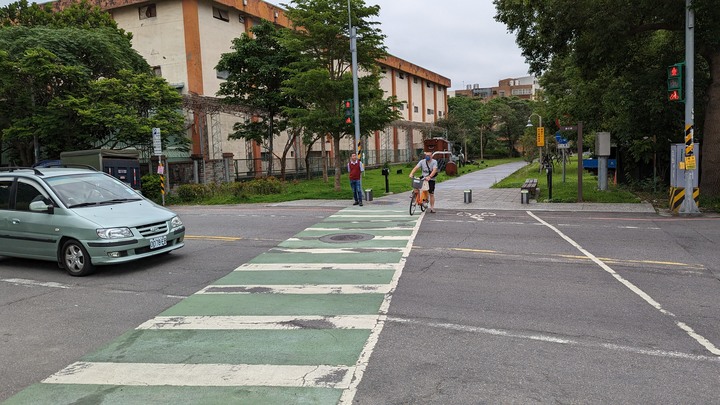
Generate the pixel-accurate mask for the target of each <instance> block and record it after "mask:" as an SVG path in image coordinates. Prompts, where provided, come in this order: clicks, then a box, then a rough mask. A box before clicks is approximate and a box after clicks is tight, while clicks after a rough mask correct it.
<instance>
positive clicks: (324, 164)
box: [320, 135, 328, 183]
mask: <svg viewBox="0 0 720 405" xmlns="http://www.w3.org/2000/svg"><path fill="white" fill-rule="evenodd" d="M326 137H327V136H326V135H323V136H322V137H321V138H320V156H321V157H322V162H321V163H322V176H323V183H327V182H328V171H327V169H328V167H327V154H326V153H325V139H326Z"/></svg>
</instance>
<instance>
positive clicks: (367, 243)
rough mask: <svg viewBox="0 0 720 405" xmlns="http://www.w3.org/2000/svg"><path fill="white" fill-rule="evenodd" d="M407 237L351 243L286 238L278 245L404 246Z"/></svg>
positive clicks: (289, 246)
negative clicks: (286, 239)
mask: <svg viewBox="0 0 720 405" xmlns="http://www.w3.org/2000/svg"><path fill="white" fill-rule="evenodd" d="M407 242H408V240H407V238H405V239H404V240H379V239H371V240H362V241H353V242H351V243H348V242H346V243H333V242H323V241H321V240H319V239H304V240H288V241H285V242H282V243H281V244H279V245H278V246H279V247H281V248H287V249H315V248H329V249H332V248H340V247H350V246H351V247H353V248H355V249H358V248H363V249H368V248H370V249H372V248H399V249H401V248H404V247H405V246H406V245H407Z"/></svg>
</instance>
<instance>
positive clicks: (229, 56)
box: [216, 20, 298, 178]
mask: <svg viewBox="0 0 720 405" xmlns="http://www.w3.org/2000/svg"><path fill="white" fill-rule="evenodd" d="M251 31H252V34H253V36H252V37H251V36H250V35H247V34H242V36H241V37H240V38H236V39H234V40H233V45H232V49H233V52H230V53H225V54H223V55H222V56H221V57H220V61H219V62H218V65H217V68H216V69H217V70H218V71H226V72H228V78H227V80H226V81H225V82H223V83H221V84H220V90H219V91H218V93H217V95H218V96H224V98H223V99H222V100H223V101H224V102H226V103H231V104H237V105H243V106H247V107H250V108H253V109H254V110H255V111H256V114H257V115H256V117H259V118H261V119H253V120H248V121H247V122H245V121H241V122H237V123H235V125H234V126H233V131H234V132H233V133H232V134H230V138H231V139H247V140H254V141H257V142H258V143H260V144H264V145H266V146H265V148H266V149H267V151H268V152H269V153H270V155H271V156H274V155H275V151H274V145H273V144H274V142H273V140H274V139H275V137H276V136H277V135H278V134H280V133H281V132H282V131H283V130H286V129H287V127H288V126H287V123H288V116H287V115H286V114H285V113H284V112H283V108H285V107H296V106H297V104H298V103H297V101H296V100H294V99H293V98H292V97H290V96H289V95H288V93H286V92H284V91H282V89H281V87H282V83H283V82H284V81H285V80H287V79H288V78H289V77H290V73H289V71H288V70H287V69H286V68H287V66H288V65H289V64H291V63H292V62H294V61H295V60H296V58H295V55H294V54H293V53H291V52H289V51H288V50H287V49H286V48H285V47H284V46H283V45H282V44H281V42H280V34H279V32H278V30H277V29H276V28H275V26H274V25H273V24H272V23H270V22H269V21H267V20H262V21H261V22H260V24H258V25H255V26H254V27H253V28H252V29H251ZM290 133H291V134H290V136H289V137H288V142H287V143H286V144H285V147H284V148H283V153H282V156H281V158H280V161H281V176H282V177H283V178H284V177H285V162H286V156H287V152H288V151H289V149H290V146H291V145H292V142H293V140H294V139H295V138H296V136H297V131H290ZM293 134H294V135H293ZM272 171H273V159H272V158H271V159H270V161H269V164H268V175H270V174H271V173H272Z"/></svg>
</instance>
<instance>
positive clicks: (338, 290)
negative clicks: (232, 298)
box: [196, 284, 390, 294]
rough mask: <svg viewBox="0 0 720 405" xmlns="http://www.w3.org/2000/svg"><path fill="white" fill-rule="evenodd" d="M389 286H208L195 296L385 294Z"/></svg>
mask: <svg viewBox="0 0 720 405" xmlns="http://www.w3.org/2000/svg"><path fill="white" fill-rule="evenodd" d="M389 291H390V285H389V284H362V285H349V284H333V285H330V284H304V285H274V284H268V285H209V286H207V287H205V288H203V289H202V290H200V291H198V292H197V293H196V294H387V293H388V292H389Z"/></svg>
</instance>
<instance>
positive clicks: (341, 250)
mask: <svg viewBox="0 0 720 405" xmlns="http://www.w3.org/2000/svg"><path fill="white" fill-rule="evenodd" d="M368 250H373V251H378V252H381V251H382V252H388V251H389V252H399V251H401V250H402V248H395V247H391V248H383V247H367V248H364V247H359V248H339V249H303V248H298V249H293V248H272V249H270V250H268V252H270V253H308V254H311V255H331V254H349V253H352V254H367V252H368Z"/></svg>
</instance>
